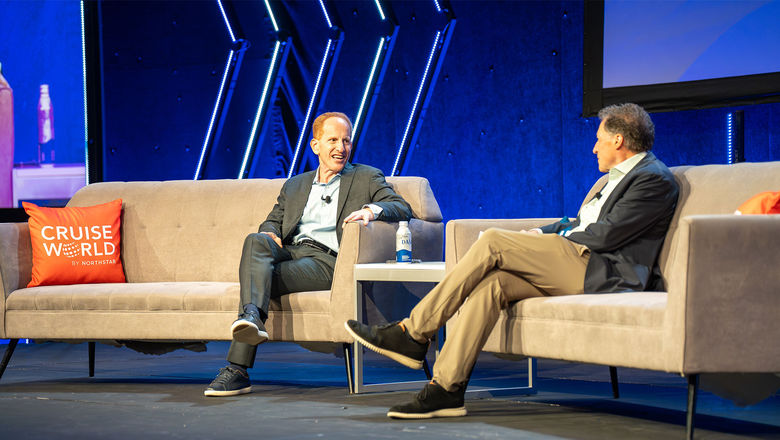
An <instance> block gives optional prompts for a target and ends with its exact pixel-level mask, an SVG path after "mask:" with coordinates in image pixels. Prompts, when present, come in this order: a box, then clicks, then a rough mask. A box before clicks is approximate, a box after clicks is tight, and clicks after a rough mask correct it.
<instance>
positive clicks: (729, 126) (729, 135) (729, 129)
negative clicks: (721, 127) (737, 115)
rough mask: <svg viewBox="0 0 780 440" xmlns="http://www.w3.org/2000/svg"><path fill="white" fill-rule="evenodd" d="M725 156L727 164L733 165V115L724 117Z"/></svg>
mask: <svg viewBox="0 0 780 440" xmlns="http://www.w3.org/2000/svg"><path fill="white" fill-rule="evenodd" d="M726 156H727V160H728V163H729V164H732V163H734V113H729V114H728V115H727V116H726Z"/></svg>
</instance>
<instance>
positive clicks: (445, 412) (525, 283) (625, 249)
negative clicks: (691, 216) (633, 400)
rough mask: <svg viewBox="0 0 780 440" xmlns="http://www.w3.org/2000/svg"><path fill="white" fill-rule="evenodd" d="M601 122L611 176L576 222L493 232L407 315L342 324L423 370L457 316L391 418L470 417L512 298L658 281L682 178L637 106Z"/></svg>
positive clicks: (608, 113) (601, 151) (604, 166)
mask: <svg viewBox="0 0 780 440" xmlns="http://www.w3.org/2000/svg"><path fill="white" fill-rule="evenodd" d="M599 118H600V119H601V124H600V125H599V129H598V132H597V134H596V137H597V141H596V144H595V145H594V147H593V153H594V154H596V155H597V156H598V164H599V170H600V171H602V172H608V173H609V180H608V182H607V184H606V185H605V186H604V188H602V189H601V191H600V192H599V193H598V194H597V195H596V196H595V197H593V199H592V200H590V201H588V203H586V204H585V205H584V206H583V207H582V209H581V210H580V213H579V216H578V217H577V218H576V220H574V221H573V222H569V221H568V220H566V221H560V222H556V223H553V224H550V225H547V226H544V227H542V228H535V229H531V230H527V231H520V232H517V231H507V230H500V229H488V230H487V231H485V232H484V234H482V236H481V237H480V238H479V239H478V240H477V241H476V243H474V245H473V246H472V247H471V249H469V251H468V252H467V253H466V255H464V257H463V259H462V260H461V261H459V262H458V264H457V265H456V266H455V267H454V268H453V269H452V270H451V271H449V273H448V274H447V276H445V278H444V280H442V282H441V283H439V284H438V285H437V286H436V287H435V288H434V289H433V290H432V291H431V292H430V293H428V295H426V296H425V297H424V298H423V299H422V300H421V301H420V303H419V304H418V305H417V306H416V307H415V308H414V309H413V310H412V312H411V314H410V315H409V318H406V319H404V320H403V321H401V322H400V323H391V324H387V325H384V326H372V327H369V326H366V325H364V324H362V323H359V322H357V321H353V320H350V321H348V322H347V323H346V324H345V325H346V328H347V330H348V331H349V332H350V333H351V334H352V336H353V337H354V338H355V339H356V340H357V341H359V342H360V343H362V344H363V345H365V346H367V347H368V348H370V349H372V350H374V351H377V352H379V353H381V354H384V355H386V356H388V357H390V358H392V359H394V360H396V361H398V362H400V363H402V364H404V365H406V366H409V367H412V368H421V367H422V360H423V358H424V357H425V353H426V352H427V349H428V341H429V339H430V337H431V336H433V335H434V334H435V333H436V332H437V331H438V329H439V328H440V327H441V326H442V325H444V324H445V323H446V322H447V320H448V319H449V318H450V317H451V316H453V315H454V314H455V313H456V312H458V311H459V312H460V315H459V318H458V325H457V326H456V327H455V329H454V330H453V331H450V332H448V334H447V341H446V342H445V344H444V347H443V349H442V351H441V354H440V356H439V358H438V359H437V361H436V364H435V365H434V371H433V373H434V374H433V380H432V381H431V382H430V383H429V384H427V385H426V386H425V388H424V389H423V390H422V391H421V392H420V393H419V394H417V396H415V398H414V399H413V400H412V402H410V403H407V404H403V405H397V406H394V407H392V408H390V411H389V412H388V413H387V415H388V416H389V417H395V418H415V419H417V418H428V417H455V416H463V415H465V414H466V408H465V406H464V403H463V397H464V394H465V391H466V385H467V383H468V380H469V377H470V375H471V370H472V368H473V367H474V364H475V362H476V359H477V356H478V355H479V352H480V351H481V350H482V347H483V346H484V345H485V342H486V340H487V338H488V336H489V335H490V332H491V331H492V329H493V327H494V325H495V323H496V320H497V319H498V316H499V313H500V311H501V309H504V308H506V307H507V306H508V305H509V304H510V303H512V302H514V301H518V300H521V299H523V298H528V297H532V296H548V295H572V294H580V293H584V292H588V293H597V292H624V291H630V290H645V289H648V288H656V287H657V286H658V285H659V284H662V282H661V280H660V277H658V276H657V273H658V272H657V270H655V267H656V264H657V262H656V259H657V257H658V253H659V251H660V249H661V245H662V244H663V239H664V237H665V235H666V231H667V229H668V228H669V224H670V222H671V219H672V216H673V214H674V209H675V206H676V204H677V195H678V188H677V183H676V182H675V180H674V177H673V176H672V173H671V172H670V171H669V169H668V168H667V167H666V166H665V165H664V164H663V163H662V162H661V161H660V160H658V159H657V158H656V157H655V156H654V155H653V153H651V152H650V151H649V150H650V149H651V148H652V146H653V140H654V138H655V128H654V126H653V122H652V120H651V119H650V116H649V115H648V114H647V112H645V111H644V110H643V109H642V108H641V107H639V106H637V105H635V104H622V105H615V106H610V107H607V108H604V109H602V110H601V111H600V112H599ZM467 299H468V301H466V300H467Z"/></svg>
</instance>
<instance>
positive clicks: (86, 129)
mask: <svg viewBox="0 0 780 440" xmlns="http://www.w3.org/2000/svg"><path fill="white" fill-rule="evenodd" d="M79 6H80V7H81V72H82V79H83V80H84V157H85V160H84V170H85V172H84V182H85V184H86V185H89V148H88V147H87V146H88V145H89V118H88V117H87V35H86V30H85V29H84V24H85V20H84V1H83V0H82V1H80V2H79Z"/></svg>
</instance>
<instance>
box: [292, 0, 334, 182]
mask: <svg viewBox="0 0 780 440" xmlns="http://www.w3.org/2000/svg"><path fill="white" fill-rule="evenodd" d="M320 3H322V0H320ZM331 44H333V40H331V39H328V44H327V45H326V46H325V53H324V54H323V55H322V63H320V71H319V72H318V73H317V81H316V82H315V83H314V90H312V92H311V99H309V106H308V107H307V108H306V117H305V118H304V119H303V127H301V134H300V135H299V136H298V142H297V143H296V144H295V155H294V156H293V160H292V162H291V163H290V171H289V172H288V173H287V178H288V179H289V178H290V177H292V173H293V169H294V168H295V162H296V161H297V160H298V154H300V152H301V144H302V143H303V138H304V137H305V136H306V134H307V133H306V130H305V129H306V122H307V121H308V120H309V116H310V115H311V111H312V107H313V106H314V98H315V97H316V96H317V90H318V89H319V88H320V80H321V79H322V71H323V70H325V64H326V63H327V61H328V52H330V45H331Z"/></svg>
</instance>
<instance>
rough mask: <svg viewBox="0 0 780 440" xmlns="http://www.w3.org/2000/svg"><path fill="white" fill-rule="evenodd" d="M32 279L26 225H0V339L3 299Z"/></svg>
mask: <svg viewBox="0 0 780 440" xmlns="http://www.w3.org/2000/svg"><path fill="white" fill-rule="evenodd" d="M31 278H32V243H31V242H30V228H29V227H28V226H27V223H0V289H2V291H1V292H0V337H2V338H4V337H5V298H6V297H7V296H8V295H10V294H11V292H13V291H14V290H17V289H21V288H24V287H26V286H27V283H29V282H30V279H31Z"/></svg>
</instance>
